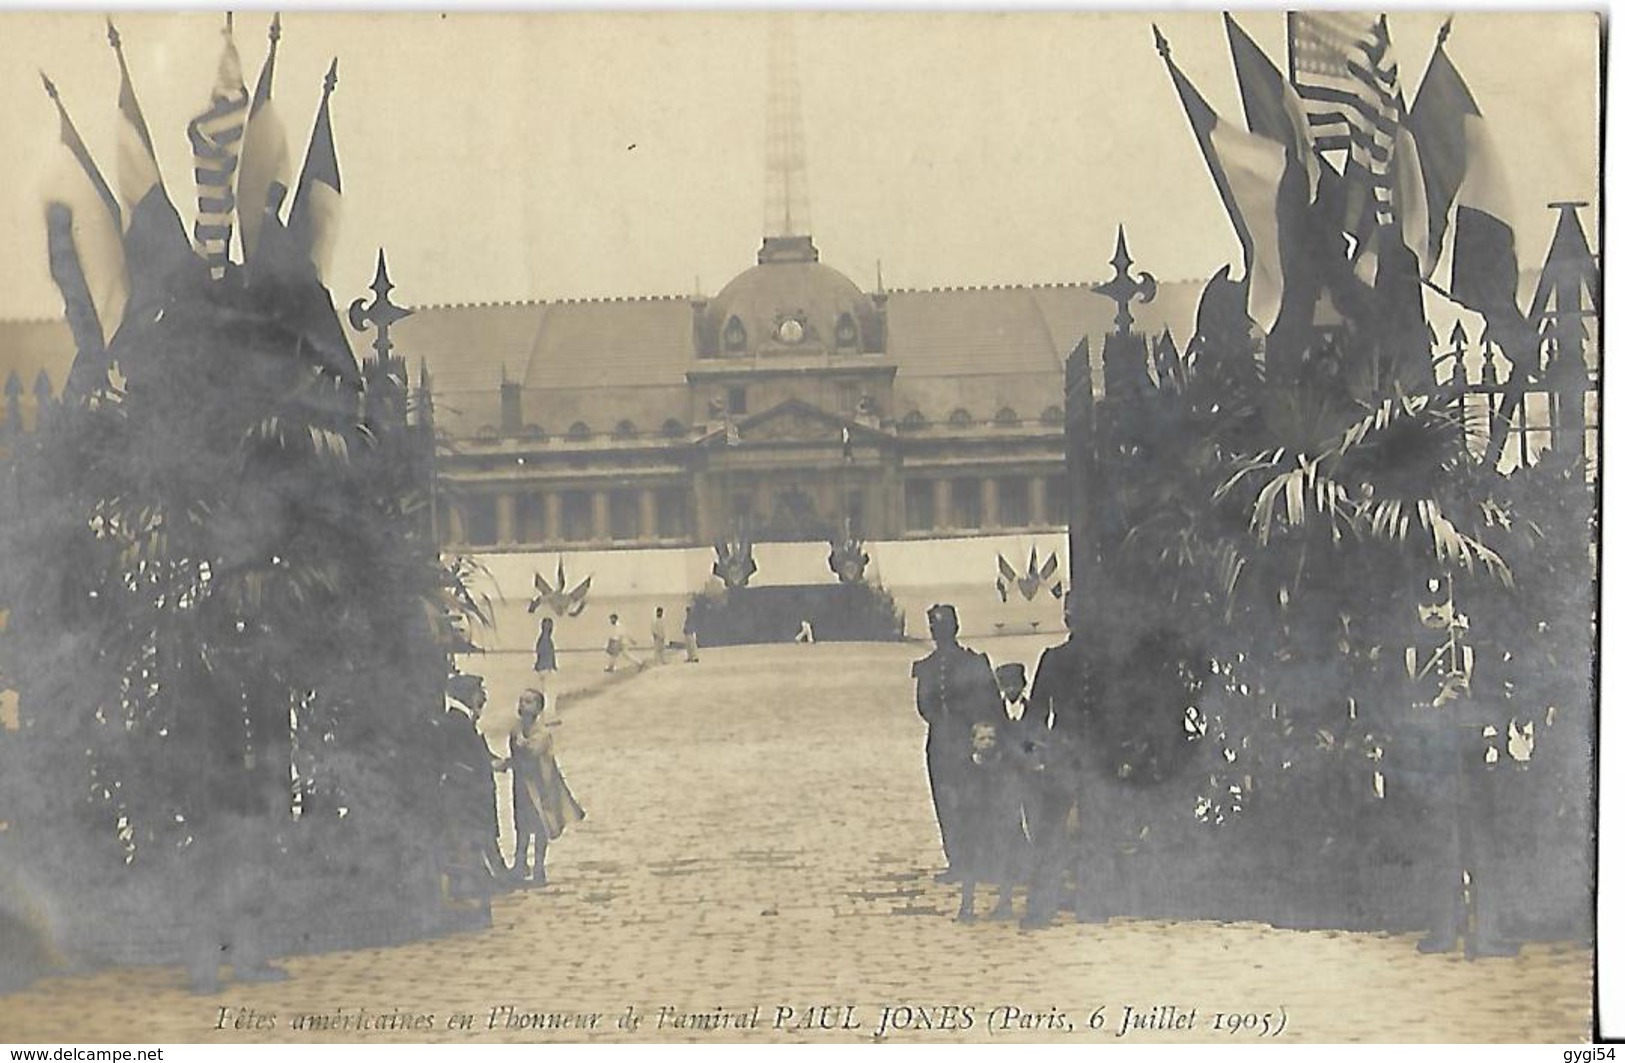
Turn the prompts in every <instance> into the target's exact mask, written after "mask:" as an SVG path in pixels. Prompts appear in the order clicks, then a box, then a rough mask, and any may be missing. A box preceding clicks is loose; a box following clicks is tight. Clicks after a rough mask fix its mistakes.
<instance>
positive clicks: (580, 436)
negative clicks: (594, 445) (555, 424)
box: [564, 421, 592, 443]
mask: <svg viewBox="0 0 1625 1063" xmlns="http://www.w3.org/2000/svg"><path fill="white" fill-rule="evenodd" d="M564 437H565V438H566V439H568V440H570V441H571V442H575V443H580V442H583V441H585V440H588V439H591V438H592V429H591V428H588V427H587V422H586V421H577V422H576V423H575V424H573V425H571V426H570V430H569V431H568V432H566V433H565V436H564Z"/></svg>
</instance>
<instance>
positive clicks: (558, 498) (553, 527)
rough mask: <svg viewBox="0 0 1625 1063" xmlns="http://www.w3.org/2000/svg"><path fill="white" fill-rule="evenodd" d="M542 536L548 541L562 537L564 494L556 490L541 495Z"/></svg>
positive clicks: (556, 540)
mask: <svg viewBox="0 0 1625 1063" xmlns="http://www.w3.org/2000/svg"><path fill="white" fill-rule="evenodd" d="M542 537H543V538H544V539H546V540H547V541H548V542H550V543H556V542H558V541H559V540H560V539H562V538H564V496H563V495H561V494H559V493H558V492H557V491H549V492H548V493H547V494H545V495H543V496H542Z"/></svg>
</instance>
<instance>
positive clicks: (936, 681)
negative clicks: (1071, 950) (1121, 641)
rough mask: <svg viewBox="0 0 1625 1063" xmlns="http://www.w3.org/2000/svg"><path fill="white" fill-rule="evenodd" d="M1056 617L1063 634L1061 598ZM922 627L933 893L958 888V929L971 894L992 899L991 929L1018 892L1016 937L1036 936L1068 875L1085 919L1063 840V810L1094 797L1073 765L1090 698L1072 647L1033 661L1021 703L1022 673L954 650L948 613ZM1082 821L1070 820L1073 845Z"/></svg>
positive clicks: (1079, 646)
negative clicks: (1023, 898)
mask: <svg viewBox="0 0 1625 1063" xmlns="http://www.w3.org/2000/svg"><path fill="white" fill-rule="evenodd" d="M1066 611H1067V622H1068V626H1069V627H1070V626H1071V624H1072V620H1073V614H1072V603H1071V599H1070V596H1069V597H1068V601H1067V610H1066ZM926 620H927V622H928V624H929V626H930V631H931V638H932V641H933V642H935V644H936V647H935V649H933V650H932V651H931V653H930V655H928V656H927V657H925V658H923V659H922V660H919V661H916V662H915V664H914V670H913V673H914V679H915V683H916V693H915V706H916V708H917V709H918V711H919V713H920V716H921V717H922V718H923V719H924V720H925V721H926V724H927V735H926V743H925V763H926V772H927V775H928V777H929V779H930V784H931V799H932V803H933V804H934V806H935V809H936V814H937V823H938V825H939V827H940V829H941V832H942V846H943V852H944V855H945V856H946V857H947V862H948V867H947V869H946V870H944V871H943V872H942V873H941V874H939V875H938V876H937V878H938V881H942V882H957V883H959V884H960V904H959V918H960V919H962V920H970V919H974V918H975V891H976V886H977V884H978V883H990V884H993V885H996V886H997V887H998V901H997V904H996V906H995V907H994V909H993V911H992V912H991V913H990V914H991V915H992V917H993V918H996V919H1010V918H1014V917H1015V912H1014V905H1013V901H1012V896H1013V893H1014V889H1015V886H1016V884H1017V882H1018V881H1022V882H1025V883H1026V885H1027V910H1026V912H1025V913H1024V914H1023V916H1022V925H1023V926H1028V927H1036V926H1044V925H1047V924H1049V923H1050V922H1051V921H1053V919H1054V918H1055V915H1056V912H1057V911H1058V909H1059V907H1060V903H1061V892H1062V887H1063V885H1064V879H1065V873H1066V871H1067V869H1068V867H1069V866H1070V867H1072V868H1073V869H1074V870H1075V871H1076V872H1077V879H1078V887H1079V889H1078V896H1077V899H1076V901H1075V904H1076V907H1077V911H1078V915H1079V918H1087V917H1088V915H1089V911H1090V909H1089V904H1090V901H1091V899H1090V898H1088V897H1086V896H1084V895H1083V894H1084V892H1085V891H1084V889H1083V884H1082V881H1081V880H1082V876H1083V867H1082V862H1081V861H1079V860H1078V859H1077V856H1078V855H1079V854H1080V853H1081V851H1082V850H1081V849H1080V847H1079V846H1077V845H1074V844H1073V843H1071V842H1070V841H1069V840H1068V837H1067V824H1068V820H1069V818H1071V816H1072V813H1073V810H1074V808H1078V807H1080V805H1081V806H1082V807H1085V808H1086V807H1088V806H1089V805H1090V804H1091V803H1092V802H1091V800H1090V795H1091V794H1092V793H1094V792H1095V791H1097V790H1098V789H1099V787H1100V786H1101V785H1103V781H1102V780H1100V779H1098V778H1096V777H1095V776H1096V774H1097V773H1096V772H1095V771H1094V770H1093V767H1092V765H1091V764H1090V763H1089V762H1088V761H1086V759H1085V758H1084V756H1083V752H1084V749H1085V744H1086V741H1087V737H1086V732H1087V731H1088V724H1089V716H1090V710H1091V706H1092V704H1093V701H1094V698H1093V696H1092V691H1093V689H1094V686H1095V683H1094V681H1093V677H1092V674H1091V673H1092V668H1091V665H1090V662H1089V658H1088V655H1087V652H1086V650H1085V648H1084V644H1083V643H1081V642H1079V641H1077V640H1074V639H1068V640H1067V641H1066V642H1064V643H1061V644H1060V645H1058V646H1054V647H1051V648H1050V649H1047V650H1045V651H1044V654H1043V656H1042V657H1041V658H1040V659H1039V663H1038V670H1037V672H1036V674H1035V675H1034V677H1033V682H1032V687H1031V690H1030V691H1029V690H1028V684H1027V670H1026V667H1025V666H1024V665H1021V664H1006V665H1001V666H1000V667H999V668H998V669H994V668H993V666H992V664H991V663H990V662H989V661H988V658H987V656H986V654H982V653H978V652H976V651H975V650H972V649H969V648H967V647H965V646H963V645H961V644H960V643H959V617H958V614H957V612H956V611H955V609H954V607H953V606H951V605H935V606H932V607H931V608H930V609H929V610H928V611H927V613H926ZM1093 821H1094V817H1091V816H1087V815H1080V816H1079V817H1078V823H1079V825H1080V827H1081V828H1082V829H1083V830H1084V831H1085V833H1088V832H1089V830H1090V824H1091V822H1093Z"/></svg>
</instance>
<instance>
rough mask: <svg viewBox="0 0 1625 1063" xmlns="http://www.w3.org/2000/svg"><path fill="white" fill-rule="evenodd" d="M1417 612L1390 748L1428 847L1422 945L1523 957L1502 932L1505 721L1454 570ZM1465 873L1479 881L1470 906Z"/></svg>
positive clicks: (1422, 948) (1432, 587)
mask: <svg viewBox="0 0 1625 1063" xmlns="http://www.w3.org/2000/svg"><path fill="white" fill-rule="evenodd" d="M1417 613H1418V616H1419V618H1420V620H1421V624H1422V627H1423V629H1424V631H1423V633H1422V637H1421V638H1420V639H1419V640H1418V642H1419V645H1416V646H1412V647H1408V648H1407V649H1406V651H1405V672H1406V675H1407V676H1408V678H1410V679H1411V680H1412V682H1413V683H1414V684H1415V685H1414V686H1413V690H1414V691H1415V700H1414V701H1413V703H1412V704H1411V707H1410V711H1409V712H1408V713H1406V714H1405V715H1404V716H1403V717H1402V718H1400V719H1398V720H1396V721H1395V722H1394V723H1393V725H1392V727H1391V729H1392V731H1393V741H1392V742H1391V744H1390V748H1389V749H1388V750H1387V751H1385V755H1384V763H1386V764H1388V765H1389V766H1388V768H1387V771H1386V774H1387V775H1388V776H1390V777H1391V778H1392V779H1393V781H1394V783H1395V784H1396V786H1395V790H1397V791H1398V793H1396V794H1395V796H1396V797H1398V798H1399V799H1400V800H1401V801H1402V802H1404V805H1402V807H1404V808H1405V812H1406V814H1407V815H1409V816H1410V817H1412V818H1413V824H1414V826H1413V835H1414V837H1415V838H1416V839H1417V841H1418V842H1419V843H1420V845H1421V847H1422V848H1423V850H1424V852H1422V853H1420V854H1419V859H1418V861H1417V863H1418V866H1420V867H1421V868H1423V869H1424V870H1425V874H1424V876H1423V877H1422V880H1421V882H1420V883H1419V885H1420V886H1421V887H1422V889H1423V890H1424V892H1425V893H1426V896H1425V898H1424V899H1423V905H1424V906H1425V908H1426V910H1427V912H1428V929H1427V933H1426V934H1424V935H1423V937H1422V939H1421V940H1420V941H1418V942H1417V943H1416V948H1417V951H1418V952H1426V953H1433V952H1453V951H1454V950H1455V948H1456V943H1457V942H1458V941H1461V943H1462V948H1463V951H1464V952H1465V953H1466V956H1467V958H1468V959H1475V958H1477V957H1481V956H1516V955H1517V954H1518V952H1519V948H1520V946H1519V943H1518V942H1517V941H1516V940H1515V939H1512V938H1510V937H1507V936H1505V935H1504V931H1505V919H1504V918H1503V916H1504V913H1505V911H1506V910H1507V908H1508V905H1507V901H1506V898H1505V897H1503V896H1500V895H1499V889H1498V887H1499V886H1500V885H1501V883H1500V882H1498V881H1497V879H1498V878H1499V877H1500V876H1499V875H1498V874H1497V872H1499V871H1500V870H1501V867H1500V864H1501V857H1502V854H1501V852H1500V851H1499V849H1500V846H1499V844H1498V843H1499V842H1500V838H1499V837H1498V831H1497V829H1496V811H1497V809H1496V803H1497V802H1496V798H1497V794H1496V782H1497V772H1496V768H1495V765H1496V764H1497V763H1498V762H1499V760H1500V759H1501V751H1500V749H1499V748H1498V746H1499V739H1500V728H1502V727H1504V726H1505V725H1506V721H1505V720H1504V719H1502V718H1498V717H1497V716H1496V715H1495V714H1494V709H1493V708H1492V706H1491V704H1490V703H1489V702H1488V700H1487V699H1482V698H1479V697H1476V696H1475V695H1474V693H1473V687H1472V679H1473V647H1472V646H1471V645H1469V644H1468V643H1467V642H1466V637H1465V636H1466V634H1467V631H1468V624H1467V618H1466V617H1465V616H1463V615H1462V614H1460V613H1459V612H1457V611H1456V606H1455V595H1454V592H1453V588H1452V581H1451V580H1450V578H1449V577H1448V576H1446V577H1445V578H1443V579H1438V578H1435V579H1431V580H1429V581H1428V593H1427V596H1426V597H1425V598H1424V600H1423V601H1422V602H1420V603H1418V607H1417ZM1492 743H1493V744H1492ZM1491 750H1494V752H1493V753H1492V752H1491ZM1463 872H1465V873H1466V877H1467V878H1468V879H1470V880H1471V883H1472V885H1471V887H1470V897H1471V903H1470V904H1469V903H1468V897H1469V893H1468V892H1467V891H1464V890H1463V888H1462V886H1463V879H1464V876H1463Z"/></svg>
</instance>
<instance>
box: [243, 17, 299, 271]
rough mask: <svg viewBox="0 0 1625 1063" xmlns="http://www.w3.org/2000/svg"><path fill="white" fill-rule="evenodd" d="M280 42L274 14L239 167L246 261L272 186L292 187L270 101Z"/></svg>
mask: <svg viewBox="0 0 1625 1063" xmlns="http://www.w3.org/2000/svg"><path fill="white" fill-rule="evenodd" d="M281 39H282V16H281V15H275V16H273V17H272V19H271V31H270V46H269V48H267V50H266V53H265V65H264V66H262V67H260V76H259V81H258V82H257V83H256V84H255V86H254V100H253V102H252V103H251V104H250V105H249V111H248V128H247V130H246V131H245V132H244V134H243V153H242V158H241V159H240V160H239V161H238V167H237V202H238V208H237V227H238V229H239V230H240V232H241V234H242V235H241V239H242V244H243V261H244V262H247V261H248V260H249V259H250V258H252V257H253V255H254V251H255V249H256V248H257V247H258V245H259V234H260V223H261V221H262V219H263V218H264V216H265V211H266V206H267V203H268V201H269V197H270V191H271V186H272V185H273V184H277V185H280V186H281V187H282V189H283V190H284V191H286V189H287V188H288V187H290V186H291V185H292V184H293V164H292V162H291V160H290V159H289V157H288V137H287V134H286V133H285V132H284V130H283V127H282V118H281V116H279V115H278V114H277V111H276V107H275V105H274V104H273V103H272V100H271V81H272V79H273V78H274V77H275V75H276V51H277V42H278V41H279V40H281Z"/></svg>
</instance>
